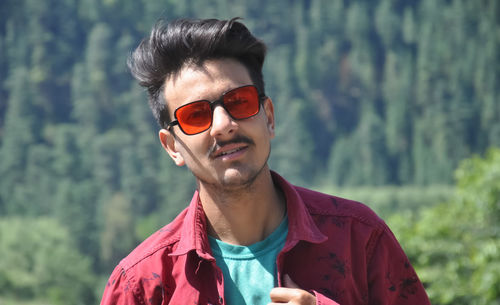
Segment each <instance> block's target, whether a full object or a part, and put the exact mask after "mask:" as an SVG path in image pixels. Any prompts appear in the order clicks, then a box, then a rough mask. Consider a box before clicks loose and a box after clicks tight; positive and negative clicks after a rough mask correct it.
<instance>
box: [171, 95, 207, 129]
mask: <svg viewBox="0 0 500 305" xmlns="http://www.w3.org/2000/svg"><path fill="white" fill-rule="evenodd" d="M175 117H176V118H177V121H179V126H180V127H181V129H182V131H183V132H184V133H186V134H196V133H200V132H202V131H205V130H207V129H208V128H209V127H210V125H211V124H212V110H211V108H210V102H208V101H198V102H193V103H190V104H186V105H184V106H182V107H180V108H178V109H177V110H176V111H175Z"/></svg>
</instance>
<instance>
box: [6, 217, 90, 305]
mask: <svg viewBox="0 0 500 305" xmlns="http://www.w3.org/2000/svg"><path fill="white" fill-rule="evenodd" d="M0 257H1V258H2V259H1V260H0V294H2V295H7V296H10V297H18V298H24V299H29V298H40V299H45V300H48V301H49V302H50V303H52V304H75V305H78V304H91V303H95V302H96V298H95V295H94V294H93V284H94V283H93V281H94V280H95V276H94V275H93V272H92V269H91V262H90V259H89V258H88V257H84V256H83V255H82V254H81V253H79V252H78V250H76V248H75V246H74V244H73V239H72V238H71V236H70V235H69V233H68V231H67V230H66V229H65V228H64V227H62V226H61V225H60V224H59V223H58V222H57V221H55V220H54V219H50V218H36V219H34V218H19V217H15V218H0Z"/></svg>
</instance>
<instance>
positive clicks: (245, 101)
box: [223, 86, 260, 120]
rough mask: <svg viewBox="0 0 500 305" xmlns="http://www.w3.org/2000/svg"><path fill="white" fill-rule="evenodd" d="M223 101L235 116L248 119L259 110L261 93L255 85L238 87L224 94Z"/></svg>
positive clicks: (225, 106) (228, 110) (239, 118)
mask: <svg viewBox="0 0 500 305" xmlns="http://www.w3.org/2000/svg"><path fill="white" fill-rule="evenodd" d="M223 103H224V108H225V109H226V110H227V112H229V114H230V115H231V116H232V117H233V118H235V119H238V120H241V119H246V118H249V117H251V116H253V115H256V114H257V113H258V112H259V108H260V104H259V93H258V92H257V89H256V88H255V87H253V86H246V87H241V88H237V89H234V90H231V91H229V92H227V93H226V94H224V97H223Z"/></svg>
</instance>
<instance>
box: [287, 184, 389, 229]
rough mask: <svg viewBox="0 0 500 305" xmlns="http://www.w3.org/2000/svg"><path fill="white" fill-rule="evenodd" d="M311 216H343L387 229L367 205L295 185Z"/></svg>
mask: <svg viewBox="0 0 500 305" xmlns="http://www.w3.org/2000/svg"><path fill="white" fill-rule="evenodd" d="M295 189H296V191H297V193H298V194H299V196H300V197H301V199H302V201H303V202H304V204H305V205H306V208H307V210H308V211H309V213H310V214H311V216H313V217H314V216H318V217H319V216H324V217H342V218H348V219H350V220H352V221H355V222H359V223H363V224H365V225H367V226H370V227H374V228H378V229H381V230H385V228H386V224H385V222H384V221H383V220H382V219H381V218H380V217H379V216H378V215H377V214H376V213H375V212H374V211H373V210H372V209H371V208H370V207H368V206H367V205H365V204H363V203H361V202H357V201H354V200H349V199H346V198H341V197H337V196H333V195H328V194H325V193H321V192H318V191H314V190H311V189H307V188H303V187H299V186H295Z"/></svg>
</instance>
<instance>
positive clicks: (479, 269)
mask: <svg viewBox="0 0 500 305" xmlns="http://www.w3.org/2000/svg"><path fill="white" fill-rule="evenodd" d="M456 178H457V186H456V192H455V195H454V196H453V198H452V199H450V200H449V201H447V202H444V203H442V204H439V205H436V206H435V207H431V208H428V209H425V210H423V211H422V213H421V217H419V218H418V219H415V218H411V217H410V215H409V213H404V214H395V215H394V216H393V217H392V218H391V219H390V223H391V224H392V227H393V229H394V230H395V231H396V233H397V235H398V236H399V238H400V239H401V240H404V241H405V243H404V244H405V250H406V252H407V254H408V255H409V256H410V258H411V259H412V261H413V263H414V264H415V266H416V268H417V271H418V272H419V275H420V277H421V279H422V280H423V281H424V282H425V283H426V284H427V292H428V294H429V296H430V297H431V299H432V303H433V304H464V305H465V304H477V305H486V304H489V305H491V304H500V149H491V150H490V151H488V153H487V154H486V157H485V158H484V159H482V158H480V157H477V156H475V157H472V158H469V159H467V160H465V161H463V162H462V163H461V165H460V167H459V168H458V170H457V171H456ZM412 219H413V221H411V220H412Z"/></svg>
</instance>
